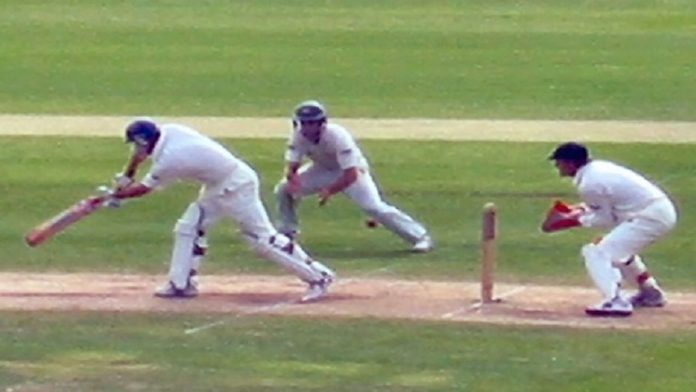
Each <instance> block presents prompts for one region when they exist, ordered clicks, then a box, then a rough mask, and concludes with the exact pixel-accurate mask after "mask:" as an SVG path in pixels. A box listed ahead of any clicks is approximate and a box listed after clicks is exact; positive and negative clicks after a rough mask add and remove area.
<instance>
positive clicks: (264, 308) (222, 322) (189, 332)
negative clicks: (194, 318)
mask: <svg viewBox="0 0 696 392" xmlns="http://www.w3.org/2000/svg"><path fill="white" fill-rule="evenodd" d="M378 272H391V266H386V267H382V268H378V269H376V270H374V271H372V272H368V276H369V275H370V274H375V273H378ZM358 279H359V278H347V279H340V278H339V279H337V280H336V283H335V284H334V285H333V287H334V288H335V287H338V286H342V285H343V284H348V283H352V282H354V281H357V280H358ZM296 303H300V301H298V300H291V301H283V302H278V303H275V304H272V305H266V306H262V307H260V308H256V309H251V310H248V311H245V310H242V311H240V312H239V314H240V315H241V314H245V315H248V314H257V313H263V312H266V311H269V310H276V309H280V308H282V307H284V306H285V305H292V304H296ZM306 305H310V304H306ZM230 320H231V319H224V320H217V321H213V322H212V323H208V324H203V325H201V326H198V327H195V328H189V329H187V330H184V334H186V335H193V334H196V333H198V332H201V331H205V330H207V329H211V328H215V327H218V326H220V325H225V324H227V323H228V322H229V321H230Z"/></svg>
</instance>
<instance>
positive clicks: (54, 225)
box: [24, 196, 107, 247]
mask: <svg viewBox="0 0 696 392" xmlns="http://www.w3.org/2000/svg"><path fill="white" fill-rule="evenodd" d="M106 202H107V200H105V198H104V197H101V196H90V197H87V198H85V199H82V200H80V201H78V202H77V203H75V204H73V205H72V206H70V207H68V208H66V209H65V210H63V211H61V212H60V213H58V214H57V215H55V216H53V217H51V218H49V219H47V220H46V221H44V222H42V223H40V224H39V225H37V226H36V227H34V228H33V229H31V230H30V231H29V233H27V235H26V236H25V237H24V240H25V241H26V242H27V245H29V246H32V247H34V246H37V245H41V244H42V243H44V242H46V241H48V240H49V239H51V238H52V237H53V236H55V235H56V234H59V233H60V232H62V231H64V230H65V229H67V228H68V227H70V226H72V225H73V224H75V223H77V222H79V221H80V220H82V219H83V218H85V217H87V216H88V215H90V214H91V213H93V212H94V211H96V210H98V209H100V208H102V207H104V206H105V205H106Z"/></svg>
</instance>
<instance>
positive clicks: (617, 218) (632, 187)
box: [573, 160, 669, 226]
mask: <svg viewBox="0 0 696 392" xmlns="http://www.w3.org/2000/svg"><path fill="white" fill-rule="evenodd" d="M573 183H574V184H575V186H576V187H577V189H578V193H579V194H580V197H581V198H582V200H583V202H584V203H585V204H586V207H587V208H588V211H587V213H586V214H584V215H583V216H582V217H581V219H580V221H581V223H582V224H583V226H614V225H616V224H618V223H621V222H623V221H625V220H628V219H630V218H632V217H634V216H636V214H638V213H640V212H641V211H642V210H644V209H645V208H647V207H649V206H650V205H651V204H653V203H654V202H655V201H658V200H669V198H668V197H667V195H666V194H665V193H664V192H663V191H662V190H661V189H660V188H659V187H658V186H656V185H655V184H653V183H651V182H650V181H648V180H647V179H646V178H645V177H643V176H642V175H640V174H638V173H636V172H634V171H632V170H630V169H628V168H625V167H623V166H620V165H617V164H615V163H613V162H609V161H602V160H592V161H590V162H589V163H588V164H586V165H585V166H583V167H581V168H580V170H578V172H577V173H575V177H574V178H573Z"/></svg>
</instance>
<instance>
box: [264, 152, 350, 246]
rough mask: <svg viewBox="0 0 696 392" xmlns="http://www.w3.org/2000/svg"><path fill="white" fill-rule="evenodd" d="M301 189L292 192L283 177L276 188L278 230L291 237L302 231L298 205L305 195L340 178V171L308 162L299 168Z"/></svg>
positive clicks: (313, 192) (315, 191) (317, 190)
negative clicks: (326, 168)
mask: <svg viewBox="0 0 696 392" xmlns="http://www.w3.org/2000/svg"><path fill="white" fill-rule="evenodd" d="M298 174H299V176H300V189H299V190H298V191H297V193H291V192H290V191H289V189H288V183H287V181H286V180H285V179H282V180H281V181H280V182H279V183H278V184H277V185H276V186H275V188H274V193H275V196H276V206H277V210H278V216H279V220H278V222H277V223H278V225H277V227H278V231H280V232H281V233H283V234H287V235H289V236H291V237H293V238H294V237H296V235H297V233H299V231H300V220H299V217H298V216H297V207H298V205H299V203H300V200H302V198H303V197H305V196H308V195H312V194H315V193H317V192H319V190H320V189H321V188H323V187H325V186H327V185H329V184H331V183H333V182H334V181H336V179H337V178H338V176H339V175H340V173H339V172H338V171H328V170H325V169H323V168H321V167H319V166H316V165H314V164H311V163H309V164H306V165H304V166H302V167H301V168H300V170H299V173H298Z"/></svg>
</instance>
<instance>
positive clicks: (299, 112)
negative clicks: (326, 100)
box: [293, 101, 326, 122]
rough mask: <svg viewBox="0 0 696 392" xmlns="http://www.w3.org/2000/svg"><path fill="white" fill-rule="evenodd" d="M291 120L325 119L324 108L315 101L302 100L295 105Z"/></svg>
mask: <svg viewBox="0 0 696 392" xmlns="http://www.w3.org/2000/svg"><path fill="white" fill-rule="evenodd" d="M293 120H294V121H297V122H306V121H321V120H326V109H325V108H324V105H322V104H320V103H319V102H317V101H304V102H302V103H301V104H299V105H297V107H295V111H294V112H293Z"/></svg>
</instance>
